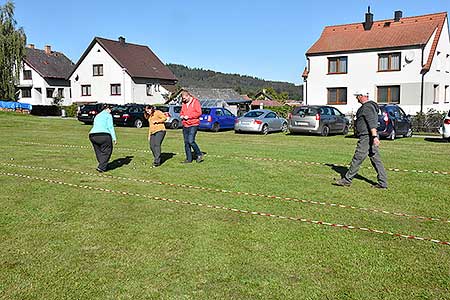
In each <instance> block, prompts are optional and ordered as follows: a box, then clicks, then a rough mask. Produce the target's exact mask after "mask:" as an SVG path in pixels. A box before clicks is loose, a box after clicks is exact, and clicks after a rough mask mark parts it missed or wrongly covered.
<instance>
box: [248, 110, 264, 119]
mask: <svg viewBox="0 0 450 300" xmlns="http://www.w3.org/2000/svg"><path fill="white" fill-rule="evenodd" d="M263 114H264V112H263V111H249V112H248V113H246V114H245V115H244V117H246V118H258V117H260V116H261V115H263Z"/></svg>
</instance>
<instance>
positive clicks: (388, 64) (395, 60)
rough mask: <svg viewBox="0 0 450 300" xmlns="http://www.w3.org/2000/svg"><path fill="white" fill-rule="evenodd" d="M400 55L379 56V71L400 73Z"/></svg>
mask: <svg viewBox="0 0 450 300" xmlns="http://www.w3.org/2000/svg"><path fill="white" fill-rule="evenodd" d="M400 61H401V60H400V53H387V54H379V55H378V71H380V72H383V71H400Z"/></svg>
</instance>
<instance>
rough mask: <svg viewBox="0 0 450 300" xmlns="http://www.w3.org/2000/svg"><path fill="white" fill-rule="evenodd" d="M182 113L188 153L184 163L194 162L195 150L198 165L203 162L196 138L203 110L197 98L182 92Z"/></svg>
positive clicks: (185, 147) (185, 144) (185, 145)
mask: <svg viewBox="0 0 450 300" xmlns="http://www.w3.org/2000/svg"><path fill="white" fill-rule="evenodd" d="M181 99H182V102H183V103H182V105H181V112H180V118H181V120H182V123H183V138H184V150H185V152H186V160H185V161H183V163H191V162H192V160H193V157H192V152H191V148H192V150H194V155H195V159H196V161H197V162H198V163H200V162H202V161H203V153H202V152H201V151H200V148H199V147H198V145H197V143H196V142H195V136H196V135H197V130H198V127H199V126H200V116H201V115H202V108H201V106H200V102H199V101H198V99H197V98H195V97H193V96H192V95H191V94H190V93H189V92H188V91H182V92H181Z"/></svg>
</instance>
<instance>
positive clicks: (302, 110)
mask: <svg viewBox="0 0 450 300" xmlns="http://www.w3.org/2000/svg"><path fill="white" fill-rule="evenodd" d="M317 113H318V109H317V108H315V107H296V108H294V111H293V112H292V114H293V115H295V116H315V115H316V114H317Z"/></svg>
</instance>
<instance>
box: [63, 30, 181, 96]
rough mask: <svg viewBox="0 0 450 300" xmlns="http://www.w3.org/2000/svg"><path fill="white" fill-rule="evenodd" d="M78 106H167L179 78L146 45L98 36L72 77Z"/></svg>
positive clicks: (84, 54)
mask: <svg viewBox="0 0 450 300" xmlns="http://www.w3.org/2000/svg"><path fill="white" fill-rule="evenodd" d="M70 82H71V87H72V98H73V102H75V103H89V102H98V103H100V102H102V103H111V104H126V103H144V104H155V103H164V102H165V97H166V95H168V94H169V93H170V90H171V89H172V88H173V87H174V86H175V84H176V82H177V78H176V77H175V75H174V74H173V73H172V72H171V71H170V70H169V68H167V67H166V66H165V65H164V64H163V63H162V62H161V60H160V59H159V58H158V57H157V56H156V55H155V54H154V53H153V52H152V51H151V50H150V48H148V47H147V46H142V45H136V44H130V43H126V42H125V38H123V37H120V38H119V40H118V41H113V40H108V39H104V38H99V37H95V38H94V39H93V41H92V42H91V44H90V45H89V47H88V48H87V49H86V51H85V52H84V53H83V55H82V56H81V58H80V59H79V60H78V62H77V64H76V66H75V68H74V69H73V71H72V73H71V75H70Z"/></svg>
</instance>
